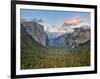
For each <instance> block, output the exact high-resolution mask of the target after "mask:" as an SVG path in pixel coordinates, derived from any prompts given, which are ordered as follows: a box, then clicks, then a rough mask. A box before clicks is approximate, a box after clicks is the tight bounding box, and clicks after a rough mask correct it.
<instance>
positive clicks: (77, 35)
mask: <svg viewBox="0 0 100 79" xmlns="http://www.w3.org/2000/svg"><path fill="white" fill-rule="evenodd" d="M21 24H22V25H23V27H24V28H25V30H26V31H27V33H28V34H29V35H30V36H31V37H32V38H33V39H34V40H35V41H36V42H38V43H40V44H41V45H43V46H46V47H67V48H75V47H78V46H79V45H80V44H83V43H85V42H87V41H89V40H90V27H89V26H88V25H85V23H84V24H79V25H75V26H61V27H49V28H48V29H46V30H44V26H43V25H41V24H39V23H37V22H23V23H21Z"/></svg>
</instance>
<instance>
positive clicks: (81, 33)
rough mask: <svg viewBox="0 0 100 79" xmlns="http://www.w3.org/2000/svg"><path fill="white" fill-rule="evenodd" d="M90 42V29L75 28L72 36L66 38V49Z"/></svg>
mask: <svg viewBox="0 0 100 79" xmlns="http://www.w3.org/2000/svg"><path fill="white" fill-rule="evenodd" d="M89 40H90V29H84V28H82V27H81V28H75V29H74V31H73V33H72V34H68V36H67V37H66V38H65V47H69V48H75V47H78V46H79V45H80V44H83V43H85V42H87V41H89Z"/></svg>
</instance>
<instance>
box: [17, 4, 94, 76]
mask: <svg viewBox="0 0 100 79" xmlns="http://www.w3.org/2000/svg"><path fill="white" fill-rule="evenodd" d="M21 8H22V9H39V10H40V9H41V10H58V11H77V12H91V66H88V67H71V68H70V67H69V68H48V69H28V70H21V69H20V9H21ZM93 16H94V9H88V8H72V7H54V6H39V5H22V4H21V5H20V4H17V5H16V75H25V74H43V73H56V72H77V71H92V70H94V39H93V38H94V17H93Z"/></svg>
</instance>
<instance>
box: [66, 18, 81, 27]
mask: <svg viewBox="0 0 100 79" xmlns="http://www.w3.org/2000/svg"><path fill="white" fill-rule="evenodd" d="M81 22H82V20H81V18H80V17H74V18H71V19H65V20H64V26H71V25H78V24H80V23H81Z"/></svg>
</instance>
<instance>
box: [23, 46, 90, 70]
mask: <svg viewBox="0 0 100 79" xmlns="http://www.w3.org/2000/svg"><path fill="white" fill-rule="evenodd" d="M45 51H46V53H45V54H41V55H38V54H34V53H33V54H30V55H28V54H26V55H25V54H24V55H23V56H22V57H21V60H22V63H21V69H39V68H58V67H79V66H90V48H89V47H87V46H82V47H81V48H73V49H71V48H70V49H68V48H47V49H46V50H45ZM40 53H41V51H40Z"/></svg>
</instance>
